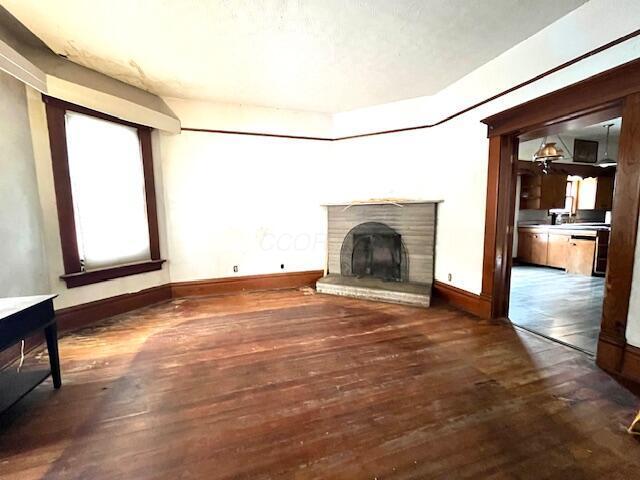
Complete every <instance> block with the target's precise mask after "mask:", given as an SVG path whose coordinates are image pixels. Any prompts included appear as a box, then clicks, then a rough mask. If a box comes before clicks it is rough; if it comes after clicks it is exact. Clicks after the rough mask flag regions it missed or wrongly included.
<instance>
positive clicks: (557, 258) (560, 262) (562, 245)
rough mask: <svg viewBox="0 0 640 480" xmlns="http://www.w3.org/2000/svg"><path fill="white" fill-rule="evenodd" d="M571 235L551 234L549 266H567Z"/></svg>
mask: <svg viewBox="0 0 640 480" xmlns="http://www.w3.org/2000/svg"><path fill="white" fill-rule="evenodd" d="M570 239H571V236H570V235H558V234H552V233H550V234H549V241H548V244H547V263H546V265H547V266H549V267H555V268H567V254H568V253H569V240H570Z"/></svg>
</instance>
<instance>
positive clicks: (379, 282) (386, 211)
mask: <svg viewBox="0 0 640 480" xmlns="http://www.w3.org/2000/svg"><path fill="white" fill-rule="evenodd" d="M437 204H438V202H434V201H420V200H397V201H396V200H375V201H373V200H372V201H363V202H355V203H349V204H331V205H326V208H327V219H328V229H327V264H326V274H325V276H324V277H323V278H321V279H320V280H318V282H317V284H316V288H317V290H318V292H320V293H328V294H334V295H344V296H350V297H356V298H366V299H370V300H380V301H388V302H394V303H405V304H410V305H420V306H424V307H428V306H429V304H430V301H431V286H432V284H433V268H434V249H435V226H436V214H437Z"/></svg>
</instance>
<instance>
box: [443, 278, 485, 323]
mask: <svg viewBox="0 0 640 480" xmlns="http://www.w3.org/2000/svg"><path fill="white" fill-rule="evenodd" d="M433 296H434V297H435V298H439V299H441V300H444V301H445V302H447V303H449V304H451V305H453V306H454V307H457V308H459V309H460V310H464V311H465V312H468V313H471V314H473V315H476V316H478V317H480V318H491V298H489V297H487V296H485V295H477V294H475V293H471V292H467V291H466V290H462V289H461V288H457V287H454V286H452V285H447V284H446V283H442V282H438V281H437V280H436V281H435V282H434V283H433Z"/></svg>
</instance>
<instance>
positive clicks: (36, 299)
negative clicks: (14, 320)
mask: <svg viewBox="0 0 640 480" xmlns="http://www.w3.org/2000/svg"><path fill="white" fill-rule="evenodd" d="M56 297H57V295H33V296H29V297H6V298H0V320H2V319H3V318H7V317H9V316H11V315H13V314H15V313H18V312H21V311H22V310H26V309H27V308H29V307H33V306H34V305H37V304H39V303H42V302H46V301H47V300H50V299H52V298H56Z"/></svg>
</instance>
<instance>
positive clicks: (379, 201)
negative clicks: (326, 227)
mask: <svg viewBox="0 0 640 480" xmlns="http://www.w3.org/2000/svg"><path fill="white" fill-rule="evenodd" d="M442 202H444V200H416V199H409V198H370V199H368V200H352V201H348V202H329V203H323V204H321V206H323V207H331V206H338V207H340V206H342V207H348V206H352V205H410V204H414V203H442Z"/></svg>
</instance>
